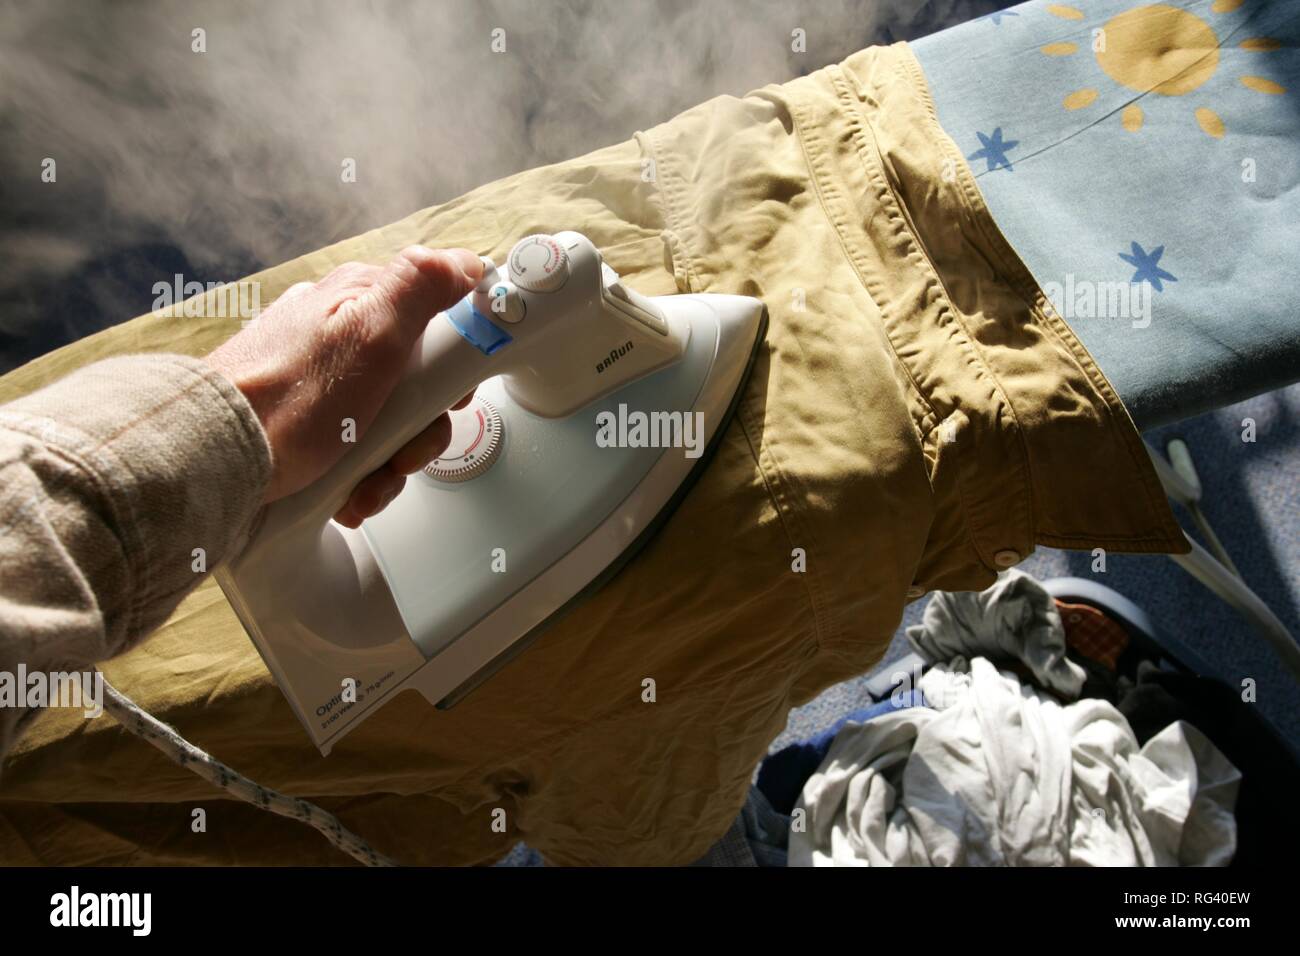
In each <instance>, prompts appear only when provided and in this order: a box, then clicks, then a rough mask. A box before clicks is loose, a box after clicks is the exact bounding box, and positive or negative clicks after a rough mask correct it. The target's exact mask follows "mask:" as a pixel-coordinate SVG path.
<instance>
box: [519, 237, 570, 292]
mask: <svg viewBox="0 0 1300 956" xmlns="http://www.w3.org/2000/svg"><path fill="white" fill-rule="evenodd" d="M568 279H569V254H568V253H567V252H565V251H564V247H563V246H562V245H560V243H559V240H557V239H556V238H555V237H554V236H546V235H536V236H528V237H526V238H524V239H520V240H519V241H518V242H516V243H515V247H514V248H513V249H511V250H510V280H511V281H512V282H514V284H515V285H516V286H518V287H519V288H521V289H524V290H525V291H528V292H555V291H557V290H558V289H560V288H562V287H563V286H564V283H565V282H567V281H568Z"/></svg>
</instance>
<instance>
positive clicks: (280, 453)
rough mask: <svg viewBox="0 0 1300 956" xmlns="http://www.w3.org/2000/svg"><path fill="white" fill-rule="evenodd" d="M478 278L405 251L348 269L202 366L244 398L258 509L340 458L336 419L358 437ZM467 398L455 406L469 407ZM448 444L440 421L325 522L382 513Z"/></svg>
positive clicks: (265, 317) (429, 253)
mask: <svg viewBox="0 0 1300 956" xmlns="http://www.w3.org/2000/svg"><path fill="white" fill-rule="evenodd" d="M482 273H483V264H482V262H481V261H480V260H479V258H478V256H476V255H474V254H473V253H472V252H469V251H468V250H465V249H450V250H446V251H437V252H435V251H434V250H432V249H426V248H424V247H423V246H412V247H410V248H409V249H404V250H403V251H402V252H401V254H399V255H398V256H397V258H395V259H394V260H393V261H392V262H390V263H389V264H388V265H387V266H371V265H363V264H361V263H359V262H349V263H345V264H344V265H341V266H339V267H338V268H337V269H335V270H334V271H333V272H331V273H330V274H329V275H327V276H326V277H325V278H324V279H322V280H321V281H319V282H315V283H312V282H300V283H298V284H297V285H295V286H291V287H290V288H289V289H288V290H287V291H286V292H285V293H284V294H283V295H282V296H280V298H278V299H277V300H276V301H275V303H274V304H273V305H271V307H270V308H268V309H267V310H266V311H265V312H263V313H262V314H261V316H260V317H259V318H258V320H257V321H256V322H254V323H253V324H252V325H249V326H248V327H247V328H245V329H244V330H243V331H241V332H239V333H238V334H237V335H235V336H234V337H233V338H231V339H230V340H229V341H227V342H226V343H225V344H224V345H222V346H220V347H219V348H217V349H216V351H214V352H212V353H211V354H210V355H208V357H207V361H208V363H209V364H211V365H212V366H213V367H214V368H216V369H217V371H219V372H221V374H222V375H224V376H225V377H226V378H227V379H229V380H230V381H231V382H232V383H233V384H234V385H235V387H236V388H238V389H239V390H240V391H241V392H243V393H244V396H245V397H246V398H247V399H248V401H249V404H251V405H252V406H253V410H254V411H255V412H256V413H257V417H258V418H259V419H260V420H261V422H262V427H263V429H264V430H265V431H266V437H267V439H268V440H269V442H270V445H271V462H272V471H271V483H270V486H269V487H268V489H267V493H266V500H267V501H268V502H271V501H274V500H276V499H277V498H283V497H285V496H286V495H290V494H293V493H294V492H295V491H299V490H301V489H302V488H305V487H306V486H307V485H309V484H311V483H312V482H313V481H315V480H316V479H317V478H320V477H321V476H322V475H324V474H325V473H326V472H327V471H328V470H329V469H330V467H331V466H333V465H334V464H335V463H337V462H338V461H339V459H340V458H342V457H343V454H344V452H346V451H347V449H348V447H349V446H348V445H347V444H345V443H344V441H343V438H342V436H343V420H344V419H345V418H350V419H352V420H353V421H355V422H356V438H357V439H360V438H361V436H362V435H363V434H364V433H365V430H366V429H367V428H369V427H370V424H371V423H372V422H373V421H374V420H375V417H376V415H378V413H379V410H380V408H381V407H382V406H383V404H384V402H385V400H386V399H387V398H388V396H389V393H391V392H392V390H393V386H395V385H396V384H397V380H398V378H399V377H400V376H401V374H402V370H403V369H404V368H405V366H406V362H407V359H408V358H409V357H410V354H411V350H412V349H413V348H414V346H415V341H416V339H417V338H418V337H419V335H420V333H421V332H422V331H423V330H424V327H425V325H426V324H427V323H428V321H429V319H431V318H432V317H433V316H434V315H436V314H437V313H438V312H441V311H442V310H443V309H446V308H449V307H450V306H452V305H454V304H455V303H456V302H457V301H458V300H459V299H461V298H463V297H464V296H465V295H467V294H468V293H469V292H470V291H471V290H472V289H473V288H474V285H475V283H476V282H478V280H479V278H480V277H481V276H482ZM471 397H472V393H471V395H466V396H465V397H464V398H463V399H462V400H461V401H460V402H458V403H457V404H456V405H455V406H454V407H456V408H460V407H461V406H463V405H464V404H465V403H466V402H468V401H469V400H470V398H471ZM450 439H451V422H450V420H449V419H448V417H447V415H446V414H443V415H442V416H440V417H439V418H438V419H437V420H436V421H434V422H433V424H432V425H430V426H429V427H428V428H427V429H425V430H424V431H423V432H421V433H420V434H419V435H418V436H416V437H415V438H413V439H412V440H411V441H410V442H409V443H408V444H407V445H405V446H404V447H403V448H402V449H401V450H400V451H398V452H397V454H395V455H394V456H393V457H392V458H391V459H390V460H389V461H388V462H387V464H385V465H384V466H383V467H381V468H380V469H378V470H377V471H375V472H373V473H371V474H370V475H367V476H366V477H365V478H363V479H362V480H361V481H360V482H359V483H358V484H357V486H356V487H355V488H354V489H353V490H352V494H351V496H350V497H349V498H348V501H347V503H346V504H345V505H344V506H343V507H342V508H341V509H340V510H339V512H338V514H336V515H335V516H334V518H335V520H336V521H338V522H339V523H340V524H343V525H346V526H347V527H349V528H355V527H357V526H358V525H360V524H361V522H362V521H363V520H365V519H366V518H368V517H370V516H371V515H373V514H376V513H378V512H379V511H381V510H383V508H384V507H385V506H386V505H387V504H388V503H389V502H390V501H392V500H393V498H395V497H396V496H397V493H398V492H399V491H401V490H402V487H403V485H405V484H406V477H405V476H406V475H409V474H411V473H413V472H416V471H419V470H420V469H421V468H423V467H424V466H425V465H426V464H427V463H428V462H430V461H431V460H433V459H434V458H437V457H438V455H440V454H441V453H442V452H443V451H444V450H445V449H446V447H447V443H448V442H449V441H450Z"/></svg>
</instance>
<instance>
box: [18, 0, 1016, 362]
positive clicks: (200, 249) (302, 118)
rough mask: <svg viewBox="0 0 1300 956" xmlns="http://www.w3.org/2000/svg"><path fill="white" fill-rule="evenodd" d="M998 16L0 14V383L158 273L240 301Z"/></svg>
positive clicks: (574, 6) (494, 9)
mask: <svg viewBox="0 0 1300 956" xmlns="http://www.w3.org/2000/svg"><path fill="white" fill-rule="evenodd" d="M1001 5H1002V4H1000V3H998V2H997V0H932V2H929V3H919V2H916V0H757V2H739V0H726V2H721V0H694V2H691V0H663V2H655V3H634V2H615V0H610V2H595V0H582V2H571V3H560V2H545V0H533V2H527V0H492V2H473V0H425V2H414V0H393V2H373V3H361V2H356V3H353V2H343V0H338V2H317V0H277V2H275V3H253V2H244V0H236V2H223V3H220V4H215V3H206V4H204V3H191V2H146V0H127V2H119V3H87V2H85V0H42V2H25V3H20V2H12V3H3V4H0V133H2V138H0V142H3V144H4V145H3V147H0V217H3V218H2V219H0V256H2V257H3V262H4V268H3V269H2V270H0V371H3V370H5V369H7V368H10V367H13V366H15V365H17V364H20V363H21V362H23V361H26V360H28V359H30V358H31V357H33V356H35V355H38V354H41V353H42V352H44V351H47V350H48V349H50V348H53V347H56V346H58V345H61V344H64V343H66V342H68V341H71V340H73V339H75V338H78V337H80V336H82V335H85V334H89V333H90V332H93V331H96V330H98V329H100V328H103V327H105V326H107V325H111V324H113V323H115V322H120V321H123V320H125V319H128V318H130V317H132V316H133V315H136V314H138V313H141V312H144V311H147V310H148V309H149V307H150V304H151V302H152V298H153V296H152V291H151V290H152V285H153V283H154V282H156V281H170V280H171V277H172V273H173V272H183V273H184V274H185V277H186V279H198V280H199V281H210V280H215V281H221V280H233V279H236V278H238V277H239V276H240V275H242V274H244V273H246V272H249V271H252V270H254V269H256V268H261V267H264V266H268V265H272V264H274V263H277V262H280V261H283V260H285V259H287V258H291V257H293V256H296V255H300V254H302V253H303V252H306V251H309V250H311V249H314V248H316V247H318V246H321V245H324V244H326V243H329V242H333V241H336V240H338V239H341V238H344V237H346V236H348V235H351V234H354V233H356V232H359V231H362V230H364V229H368V228H372V227H375V226H379V225H382V224H384V223H386V222H390V221H392V220H394V219H397V218H400V217H401V216H404V215H406V214H408V213H410V212H412V211H414V210H416V209H419V208H421V207H424V206H428V205H431V204H433V203H437V202H441V201H445V200H447V199H450V198H452V197H454V196H457V195H459V194H460V193H462V192H464V191H466V190H468V189H470V188H473V187H474V186H477V185H479V184H481V183H484V182H488V181H491V180H493V179H496V178H498V177H500V176H504V175H507V174H509V173H511V172H514V171H517V170H520V169H525V168H528V167H530V166H536V165H539V164H543V163H549V162H554V161H557V160H560V159H565V158H568V157H570V156H575V155H579V154H581V153H583V152H586V151H588V150H590V149H595V148H597V147H600V146H604V145H607V144H609V143H614V142H618V141H620V140H623V139H626V138H627V137H629V136H630V135H631V134H632V133H633V132H634V131H635V130H637V129H644V128H647V127H649V126H652V125H654V124H655V123H658V122H661V121H663V120H665V119H667V118H669V117H671V116H673V115H674V114H676V113H677V112H679V111H681V110H683V109H685V108H687V107H690V106H693V105H695V104H696V103H699V102H702V101H703V100H705V99H707V98H709V97H711V96H715V95H718V94H721V93H732V94H738V95H739V94H743V93H745V92H747V91H748V90H751V89H754V88H757V87H759V86H762V85H764V84H767V83H770V82H779V81H783V80H786V79H789V78H791V77H794V76H797V75H800V74H801V73H806V72H810V71H812V70H815V69H818V68H819V67H821V66H823V65H825V64H827V63H833V62H836V61H838V60H841V59H843V58H844V57H845V56H847V55H849V54H850V53H852V52H853V51H854V50H857V49H860V48H861V47H864V46H868V45H870V44H872V43H881V42H892V41H894V40H897V39H907V38H912V37H916V36H920V35H924V34H926V33H929V32H932V31H933V30H936V29H940V28H942V27H944V26H947V25H949V24H951V23H954V22H958V21H960V20H964V19H967V18H969V17H970V16H974V15H977V14H980V13H985V12H987V11H988V10H990V9H993V8H995V7H997V6H1001ZM497 27H502V28H504V29H505V30H506V52H504V53H494V52H493V51H492V49H491V47H490V41H491V35H492V31H493V29H494V28H497ZM796 27H801V28H803V29H804V30H805V31H806V32H807V52H806V53H803V54H798V53H794V52H792V51H791V49H790V38H791V30H793V29H794V28H796ZM195 28H202V29H203V30H205V31H206V44H207V51H206V52H205V53H201V54H200V53H195V52H193V51H192V50H191V42H192V40H191V31H192V30H194V29H195ZM45 157H51V158H53V159H55V160H56V162H57V164H58V165H57V171H58V180H57V182H56V183H53V184H47V183H43V182H41V178H40V173H41V163H42V161H43V159H44V158H45ZM346 157H351V158H353V159H355V160H356V163H357V182H356V183H351V184H348V183H343V182H341V180H340V170H341V163H342V162H343V160H344V158H346Z"/></svg>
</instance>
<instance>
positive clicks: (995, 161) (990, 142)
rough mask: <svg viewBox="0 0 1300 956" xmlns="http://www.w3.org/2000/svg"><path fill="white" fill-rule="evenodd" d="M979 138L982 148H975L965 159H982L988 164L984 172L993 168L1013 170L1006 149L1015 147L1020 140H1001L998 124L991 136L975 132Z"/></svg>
mask: <svg viewBox="0 0 1300 956" xmlns="http://www.w3.org/2000/svg"><path fill="white" fill-rule="evenodd" d="M975 135H976V136H978V137H979V138H980V145H981V146H982V147H983V149H977V150H975V152H973V153H971V154H970V155H969V156H967V157H966V158H967V159H982V160H984V161H985V163H987V164H988V169H986V170H984V171H985V172H986V173H991V172H993V170H995V169H1005V170H1007V172H1015V170H1013V169H1012V168H1011V160H1009V159H1007V150H1009V149H1015V148H1016V146H1017V145H1018V144H1019V143H1020V140H1018V139H1013V140H1008V141H1007V142H1003V141H1002V127H1001V126H999V127H998V128H997V129H995V130H994V131H993V135H992V136H985V135H984V134H983V133H980V132H976V133H975Z"/></svg>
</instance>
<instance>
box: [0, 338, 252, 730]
mask: <svg viewBox="0 0 1300 956" xmlns="http://www.w3.org/2000/svg"><path fill="white" fill-rule="evenodd" d="M270 473H271V459H270V451H269V449H268V446H267V442H266V439H265V436H264V434H263V432H262V428H261V426H260V424H259V423H258V420H257V417H256V415H255V414H254V413H253V411H252V409H251V408H250V407H249V405H248V403H247V402H246V401H245V400H244V398H243V396H242V395H241V394H240V392H239V391H238V390H237V389H236V388H235V387H234V386H233V385H231V384H230V383H229V382H227V381H226V380H225V379H224V378H223V377H222V376H221V375H219V374H218V373H217V372H215V371H214V370H213V369H211V368H210V367H209V366H207V365H206V364H205V363H203V362H202V361H199V360H196V359H191V358H186V357H183V356H161V355H155V356H132V357H128V358H119V359H111V360H108V361H105V362H100V363H97V364H95V365H91V366H87V367H86V368H84V369H81V370H80V371H78V372H76V373H74V374H72V375H70V376H68V377H67V378H65V379H63V380H61V381H59V382H56V383H55V384H53V385H51V386H49V387H47V388H44V389H42V390H40V391H39V392H35V393H33V394H31V395H29V396H26V397H24V398H22V399H19V400H17V401H15V402H12V403H10V404H9V405H5V406H3V407H0V671H7V672H9V673H11V674H12V673H14V672H15V671H16V669H17V666H18V664H19V663H23V664H26V666H27V669H28V670H29V671H31V670H34V669H42V670H43V669H54V668H56V667H57V668H59V669H66V668H68V667H78V666H86V665H88V664H90V663H92V662H94V661H99V660H103V659H105V658H108V657H112V656H113V655H115V654H117V653H120V652H121V651H123V650H125V649H127V648H128V647H130V646H131V645H132V644H134V643H135V642H136V641H138V640H139V639H140V638H142V637H143V636H144V635H146V634H148V633H149V632H150V631H151V630H153V628H155V627H156V626H158V625H159V624H160V623H162V621H163V620H165V619H166V617H167V615H168V614H170V613H171V611H172V610H173V609H174V608H175V607H176V605H177V604H178V603H179V602H180V600H181V599H182V598H183V597H184V596H185V595H186V594H187V593H188V592H189V591H190V590H191V589H192V588H193V587H194V586H195V585H196V584H197V583H198V582H199V581H200V580H201V579H202V576H203V573H204V572H205V571H206V570H208V569H211V568H212V567H214V566H215V565H216V564H218V563H219V562H220V561H221V560H223V559H224V558H225V557H227V556H228V555H230V554H232V553H234V552H235V551H237V550H238V548H239V547H240V546H241V544H242V542H243V540H244V539H245V538H246V536H247V534H248V531H249V529H250V527H251V526H252V523H253V521H254V518H255V516H256V514H257V511H258V509H259V507H260V505H261V503H262V499H263V496H264V494H265V491H266V486H267V483H268V481H269V478H270ZM29 716H31V715H29V714H26V713H25V712H24V711H23V709H22V708H16V707H3V708H0V755H2V754H3V753H5V752H7V751H8V749H9V747H10V746H12V744H13V742H14V740H15V739H16V736H17V733H18V731H19V729H20V728H21V725H22V723H23V722H24V721H25V720H26V719H27V717H29Z"/></svg>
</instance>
